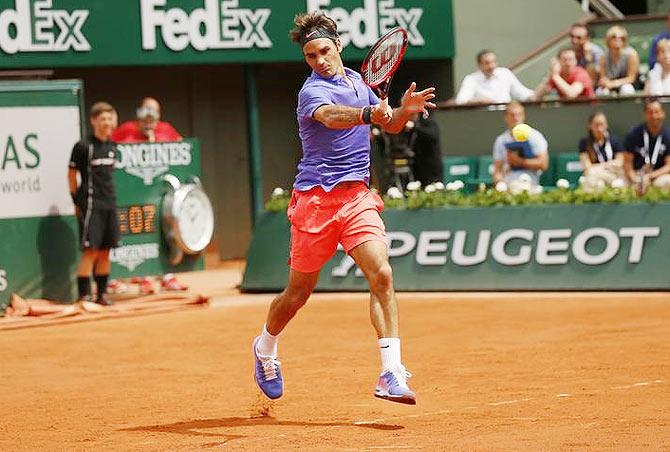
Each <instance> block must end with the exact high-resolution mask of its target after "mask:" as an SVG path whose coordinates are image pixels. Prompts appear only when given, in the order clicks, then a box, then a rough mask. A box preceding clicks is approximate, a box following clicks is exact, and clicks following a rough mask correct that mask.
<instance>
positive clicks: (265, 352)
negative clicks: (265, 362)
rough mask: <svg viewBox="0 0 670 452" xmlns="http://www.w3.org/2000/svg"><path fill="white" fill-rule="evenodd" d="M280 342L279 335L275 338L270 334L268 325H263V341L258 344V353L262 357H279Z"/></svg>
mask: <svg viewBox="0 0 670 452" xmlns="http://www.w3.org/2000/svg"><path fill="white" fill-rule="evenodd" d="M278 341H279V335H276V336H273V335H272V334H270V333H268V330H267V328H266V325H263V331H261V339H260V340H259V341H258V344H256V351H257V352H258V354H259V355H261V356H277V342H278Z"/></svg>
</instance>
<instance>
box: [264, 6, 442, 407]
mask: <svg viewBox="0 0 670 452" xmlns="http://www.w3.org/2000/svg"><path fill="white" fill-rule="evenodd" d="M294 22H295V28H294V29H293V30H292V31H291V38H292V40H293V41H294V42H296V43H298V44H299V45H300V47H301V48H302V53H303V55H304V57H305V61H306V62H307V64H308V65H309V67H310V68H311V69H312V74H311V75H310V76H309V77H308V78H307V80H306V81H305V83H304V85H303V87H302V89H301V90H300V93H299V94H298V107H297V117H298V128H299V135H300V139H301V141H302V153H303V154H302V159H301V161H300V164H299V165H298V175H297V176H296V179H295V183H294V185H293V193H292V196H291V202H290V205H289V207H288V211H287V214H288V217H289V220H290V222H291V244H290V257H289V266H290V273H289V281H288V286H287V287H286V288H285V289H284V291H283V292H282V293H281V294H279V295H278V296H277V297H276V298H275V299H274V300H273V302H272V304H271V305H270V309H269V312H268V315H267V320H266V323H265V325H264V326H263V330H262V332H261V335H260V336H258V337H256V338H255V339H254V341H253V352H254V358H255V372H254V374H255V375H254V376H255V380H256V383H257V384H258V386H259V387H260V389H261V390H262V391H263V393H264V394H265V395H266V396H267V397H269V398H271V399H277V398H279V397H281V396H282V394H283V392H284V382H283V379H282V374H281V367H280V362H279V360H278V359H277V341H278V335H279V333H281V332H282V330H283V329H284V328H285V327H286V325H287V324H288V322H289V321H290V320H291V319H292V318H293V316H294V315H295V314H296V312H297V311H298V310H299V309H300V308H301V307H302V306H303V305H304V304H305V302H306V301H307V299H308V298H309V296H310V295H311V293H312V291H313V290H314V287H315V286H316V283H317V280H318V278H319V271H320V270H321V267H322V266H323V265H324V264H325V263H326V262H327V261H328V260H329V259H330V258H331V257H332V256H333V255H334V254H335V251H336V249H337V245H338V243H341V244H342V246H343V247H344V250H345V251H346V252H347V253H348V254H349V255H350V256H351V257H352V258H353V259H354V260H355V261H356V263H357V264H358V266H359V267H360V268H361V270H362V271H363V273H364V275H365V277H366V279H367V281H368V283H369V286H370V318H371V320H372V325H373V326H374V328H375V330H376V332H377V336H378V338H379V350H380V352H381V361H382V366H381V369H382V370H381V375H380V377H379V382H378V384H377V387H376V390H375V396H376V397H379V398H382V399H387V400H391V401H394V402H401V403H407V404H416V396H415V394H414V392H412V391H411V390H410V388H409V387H408V386H407V378H408V377H409V376H410V374H409V372H407V370H405V367H404V366H403V364H402V361H401V359H400V338H399V335H398V307H397V303H396V298H395V292H394V289H393V276H392V272H391V266H390V265H389V260H388V254H387V243H386V232H385V227H384V223H383V221H382V219H381V217H380V215H379V214H380V212H381V211H382V209H383V206H384V205H383V201H382V200H381V198H380V197H379V196H378V195H377V194H375V193H373V192H372V191H370V189H369V188H368V184H369V181H370V171H369V167H370V127H369V124H376V125H378V126H380V127H382V128H383V129H384V130H386V131H388V132H391V133H398V132H399V131H400V130H402V128H403V127H404V125H405V123H406V122H407V121H408V119H409V118H410V117H411V116H412V114H413V113H416V112H419V113H424V114H427V113H428V111H427V109H429V108H434V107H435V104H434V103H432V102H430V100H431V99H433V98H434V97H435V94H434V91H435V89H434V88H428V89H425V90H423V91H416V83H412V84H411V85H410V87H409V89H407V91H406V92H405V93H404V95H403V97H402V101H401V106H400V107H399V108H396V109H391V108H390V107H389V106H388V104H387V102H386V101H384V102H380V100H379V98H378V97H377V96H376V95H375V94H374V92H373V91H372V90H371V89H370V88H369V87H368V86H367V85H365V84H364V82H363V80H362V78H361V75H360V74H359V73H357V72H355V71H353V70H351V69H349V68H346V67H344V65H343V63H342V59H341V56H340V53H341V52H342V44H341V42H340V39H339V36H338V33H337V25H336V24H335V22H334V21H333V20H332V19H331V18H329V17H327V16H326V15H324V14H323V13H320V12H312V13H306V14H300V15H298V16H296V17H295V20H294Z"/></svg>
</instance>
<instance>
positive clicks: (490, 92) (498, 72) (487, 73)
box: [456, 50, 534, 105]
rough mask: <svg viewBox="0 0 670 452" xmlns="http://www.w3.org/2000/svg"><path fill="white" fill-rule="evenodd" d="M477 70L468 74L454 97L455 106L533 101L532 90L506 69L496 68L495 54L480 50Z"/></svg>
mask: <svg viewBox="0 0 670 452" xmlns="http://www.w3.org/2000/svg"><path fill="white" fill-rule="evenodd" d="M477 65H478V66H479V70H478V71H477V72H473V73H472V74H468V75H466V76H465V78H464V79H463V82H462V83H461V89H460V90H459V91H458V94H457V95H456V104H458V105H463V104H477V103H479V104H496V103H498V104H501V103H507V102H509V101H511V100H512V99H516V100H520V101H527V100H533V98H534V92H533V90H531V89H529V88H527V87H525V86H524V85H523V84H522V83H521V82H520V81H519V79H518V78H516V76H515V75H514V74H513V73H512V71H510V70H509V69H507V68H506V67H498V59H497V57H496V54H495V53H493V51H491V50H482V51H481V52H479V53H478V54H477Z"/></svg>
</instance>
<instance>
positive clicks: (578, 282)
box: [242, 204, 670, 291]
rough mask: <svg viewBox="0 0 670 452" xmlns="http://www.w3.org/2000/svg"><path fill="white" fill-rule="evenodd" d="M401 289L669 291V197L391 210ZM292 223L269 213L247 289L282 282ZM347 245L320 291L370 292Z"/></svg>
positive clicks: (252, 255) (250, 260)
mask: <svg viewBox="0 0 670 452" xmlns="http://www.w3.org/2000/svg"><path fill="white" fill-rule="evenodd" d="M383 216H384V221H385V222H386V226H387V231H388V237H389V242H390V243H389V256H390V261H391V266H392V267H393V272H394V279H395V287H396V289H397V290H404V291H431V290H433V291H435V290H440V291H447V290H565V289H567V290H644V289H660V290H667V289H670V276H668V273H667V269H666V266H665V263H666V262H667V261H668V256H669V255H670V235H668V232H669V231H668V227H669V226H668V218H670V204H657V205H651V204H630V205H616V204H610V205H606V204H594V205H556V206H551V205H546V206H529V207H525V206H523V207H522V206H519V207H492V208H452V209H434V210H431V209H423V210H416V211H401V210H389V211H386V212H384V214H383ZM288 241H289V224H288V220H287V219H286V215H285V214H283V213H266V214H265V215H264V216H263V217H262V218H261V219H260V221H259V222H258V223H257V225H256V229H255V230H254V236H253V240H252V243H251V246H250V249H249V253H248V256H247V268H246V272H245V275H244V280H243V283H242V287H243V289H245V290H250V291H261V290H269V291H275V290H281V289H282V288H283V287H284V285H285V284H286V281H287V277H288V267H287V265H286V260H287V258H288ZM366 288H367V284H366V282H365V278H363V276H362V274H361V272H360V271H359V270H357V268H356V266H355V264H354V262H353V259H351V258H350V257H348V256H347V255H345V253H344V252H343V251H338V252H337V253H336V255H335V256H334V257H333V258H332V259H331V260H330V261H329V262H328V263H327V264H326V265H325V266H324V268H323V270H322V271H321V275H320V279H319V285H318V289H320V290H366Z"/></svg>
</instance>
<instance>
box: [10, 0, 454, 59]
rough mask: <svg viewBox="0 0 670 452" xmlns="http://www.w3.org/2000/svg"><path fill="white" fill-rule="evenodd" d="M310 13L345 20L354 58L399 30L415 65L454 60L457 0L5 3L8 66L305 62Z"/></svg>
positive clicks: (342, 26)
mask: <svg viewBox="0 0 670 452" xmlns="http://www.w3.org/2000/svg"><path fill="white" fill-rule="evenodd" d="M306 11H323V12H325V13H326V14H328V15H329V16H331V17H332V18H333V19H334V20H335V21H336V22H337V24H338V29H339V31H340V36H341V39H342V44H343V45H344V47H345V52H344V57H345V58H350V59H362V58H363V57H364V55H365V53H366V51H367V49H369V48H370V47H371V46H372V45H373V44H374V43H375V42H376V40H377V39H378V38H379V37H380V36H382V35H383V34H384V33H386V32H387V31H388V30H390V29H392V28H394V27H397V26H400V27H403V28H405V29H406V30H407V31H408V40H409V45H410V49H409V51H408V52H407V55H406V58H409V59H412V58H432V59H436V58H449V57H453V56H454V40H453V31H452V29H453V24H452V8H451V1H450V0H423V1H422V0H291V1H283V2H273V1H270V0H190V1H183V0H182V1H180V0H118V1H114V2H112V1H107V2H102V1H96V2H91V1H87V0H70V1H64V0H0V57H1V58H0V68H8V67H62V66H107V65H153V64H203V63H220V62H236V63H245V62H282V61H300V60H302V55H301V53H300V51H299V49H298V48H297V47H296V45H295V44H293V43H292V42H290V40H289V38H288V31H289V30H290V29H291V28H292V27H293V17H294V16H295V15H296V14H299V13H302V12H306ZM121 30H122V32H121Z"/></svg>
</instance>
